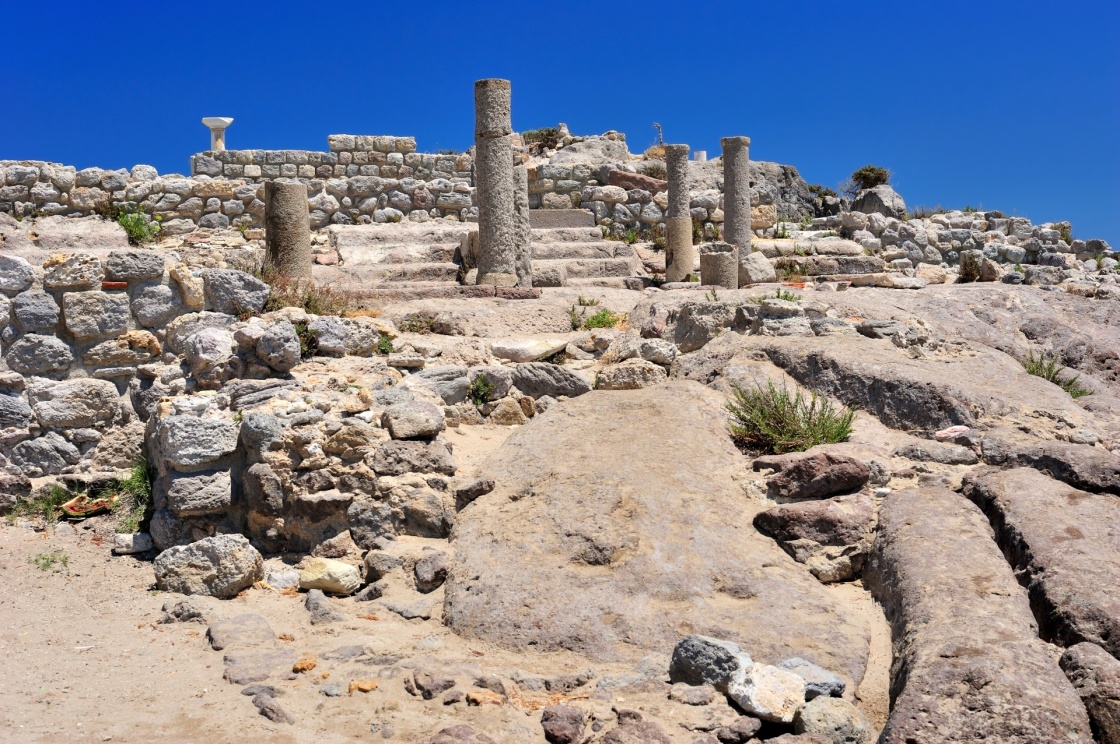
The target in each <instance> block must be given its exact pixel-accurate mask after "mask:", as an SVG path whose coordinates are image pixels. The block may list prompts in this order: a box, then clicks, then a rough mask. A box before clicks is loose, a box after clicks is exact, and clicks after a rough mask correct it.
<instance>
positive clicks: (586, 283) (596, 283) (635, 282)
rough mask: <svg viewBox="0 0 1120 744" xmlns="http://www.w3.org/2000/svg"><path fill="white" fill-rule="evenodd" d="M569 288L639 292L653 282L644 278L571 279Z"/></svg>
mask: <svg viewBox="0 0 1120 744" xmlns="http://www.w3.org/2000/svg"><path fill="white" fill-rule="evenodd" d="M566 286H568V287H605V288H607V289H633V290H636V291H638V292H640V291H642V290H643V289H645V288H646V287H650V286H653V281H652V280H650V279H648V278H646V277H643V276H606V277H595V278H590V279H589V278H582V279H579V278H577V279H569V280H568V284H567V285H566Z"/></svg>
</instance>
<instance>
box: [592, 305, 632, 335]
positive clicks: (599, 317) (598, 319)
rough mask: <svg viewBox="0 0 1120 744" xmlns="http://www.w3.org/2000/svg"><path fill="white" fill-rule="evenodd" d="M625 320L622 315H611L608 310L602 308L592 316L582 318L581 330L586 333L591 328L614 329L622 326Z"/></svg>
mask: <svg viewBox="0 0 1120 744" xmlns="http://www.w3.org/2000/svg"><path fill="white" fill-rule="evenodd" d="M625 320H626V316H625V315H623V314H622V313H612V312H611V311H610V310H607V309H606V308H603V309H602V310H600V311H599V312H597V313H595V314H594V315H592V316H590V317H587V318H584V320H583V329H584V330H585V331H588V330H591V329H592V328H614V327H615V326H618V325H622V323H623V322H624V321H625Z"/></svg>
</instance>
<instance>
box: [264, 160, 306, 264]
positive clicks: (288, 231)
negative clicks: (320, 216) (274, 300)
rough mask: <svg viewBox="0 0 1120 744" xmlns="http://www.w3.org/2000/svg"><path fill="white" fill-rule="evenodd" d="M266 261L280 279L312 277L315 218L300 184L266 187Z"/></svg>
mask: <svg viewBox="0 0 1120 744" xmlns="http://www.w3.org/2000/svg"><path fill="white" fill-rule="evenodd" d="M264 225H265V229H264V239H265V251H266V261H267V262H268V265H269V266H270V267H271V268H272V269H273V270H274V271H276V273H277V274H278V275H279V276H282V277H285V278H288V279H310V278H311V218H310V216H309V212H308V206H307V187H306V186H305V185H304V184H302V183H301V182H299V181H292V180H272V181H265V184H264Z"/></svg>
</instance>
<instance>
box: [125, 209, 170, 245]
mask: <svg viewBox="0 0 1120 744" xmlns="http://www.w3.org/2000/svg"><path fill="white" fill-rule="evenodd" d="M160 219H161V218H160V217H158V216H157V217H156V218H155V219H154V220H152V219H149V218H148V215H146V214H144V213H143V212H121V213H120V214H118V215H117V224H118V225H120V226H121V227H123V228H124V231H125V233H126V234H127V235H128V242H129V243H131V244H132V245H142V244H144V243H150V242H152V241H153V240H155V239H156V235H158V234H159V230H160V224H159V223H160Z"/></svg>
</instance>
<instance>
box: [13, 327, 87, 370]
mask: <svg viewBox="0 0 1120 744" xmlns="http://www.w3.org/2000/svg"><path fill="white" fill-rule="evenodd" d="M4 360H5V361H6V362H7V363H8V367H10V368H11V369H12V370H13V371H15V372H19V373H20V374H22V375H49V374H56V373H59V372H64V371H66V370H68V369H69V368H70V365H71V364H73V363H74V353H73V352H72V351H70V347H69V346H67V345H66V344H65V343H64V342H62V341H61V340H59V339H58V338H56V337H54V336H40V335H38V334H35V333H29V334H27V335H26V336H23V337H21V338H19V339H17V340H16V342H15V343H13V344H12V345H11V346H10V347H8V353H7V355H6V356H5V357H4Z"/></svg>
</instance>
